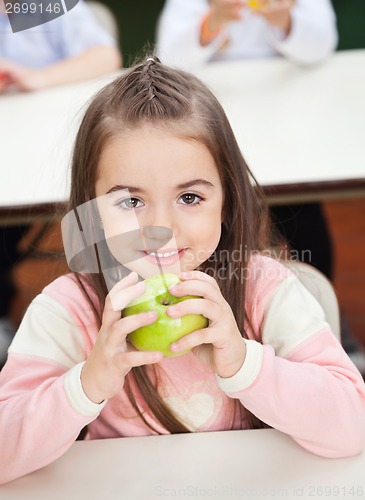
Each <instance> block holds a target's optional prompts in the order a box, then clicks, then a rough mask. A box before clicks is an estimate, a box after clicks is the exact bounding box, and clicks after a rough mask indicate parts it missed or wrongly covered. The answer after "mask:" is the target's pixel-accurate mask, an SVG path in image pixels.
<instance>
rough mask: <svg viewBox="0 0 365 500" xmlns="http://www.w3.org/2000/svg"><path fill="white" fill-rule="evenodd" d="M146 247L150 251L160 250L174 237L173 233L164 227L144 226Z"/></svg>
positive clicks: (143, 232) (143, 233)
mask: <svg viewBox="0 0 365 500" xmlns="http://www.w3.org/2000/svg"><path fill="white" fill-rule="evenodd" d="M141 230H142V235H143V240H144V246H145V248H148V249H150V250H153V249H156V250H157V249H159V248H161V247H163V246H164V245H166V243H167V242H169V241H170V240H171V239H172V237H173V232H172V230H171V229H170V228H169V227H164V226H143V227H142V228H141Z"/></svg>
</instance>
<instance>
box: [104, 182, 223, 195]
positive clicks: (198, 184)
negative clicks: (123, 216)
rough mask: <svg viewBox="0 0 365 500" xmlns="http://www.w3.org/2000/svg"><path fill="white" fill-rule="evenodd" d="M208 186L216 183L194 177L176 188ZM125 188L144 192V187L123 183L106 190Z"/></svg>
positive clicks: (111, 191)
mask: <svg viewBox="0 0 365 500" xmlns="http://www.w3.org/2000/svg"><path fill="white" fill-rule="evenodd" d="M200 185H201V186H206V187H209V188H212V187H214V185H213V184H212V183H211V182H209V181H207V180H205V179H193V180H191V181H187V182H183V183H181V184H178V185H177V186H176V189H179V190H180V189H187V188H190V187H192V186H200ZM123 190H129V191H131V192H133V193H143V189H141V188H139V187H135V186H124V185H122V184H116V185H115V186H113V187H112V188H110V189H108V191H107V192H106V194H111V193H115V192H117V191H123Z"/></svg>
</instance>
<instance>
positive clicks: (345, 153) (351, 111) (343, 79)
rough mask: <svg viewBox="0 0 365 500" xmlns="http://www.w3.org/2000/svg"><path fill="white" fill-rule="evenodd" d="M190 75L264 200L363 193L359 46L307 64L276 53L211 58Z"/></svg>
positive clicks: (362, 58)
mask: <svg viewBox="0 0 365 500" xmlns="http://www.w3.org/2000/svg"><path fill="white" fill-rule="evenodd" d="M198 76H199V77H200V78H201V79H202V80H203V81H204V82H205V83H206V84H207V85H208V86H209V87H210V88H211V89H212V90H213V92H214V93H215V95H216V96H217V97H218V99H219V100H220V101H221V102H222V104H223V107H224V108H225V111H226V113H227V115H228V117H229V119H230V122H231V125H232V128H233V130H234V132H235V134H236V138H237V142H238V144H239V145H240V147H241V150H242V152H243V154H244V156H245V158H246V161H247V163H248V165H249V166H250V168H251V170H252V171H253V173H254V175H255V176H256V178H257V180H258V181H259V183H261V184H262V185H263V186H264V187H265V189H266V191H267V193H268V194H269V195H270V197H271V200H272V201H275V200H276V199H280V198H286V199H288V198H294V199H295V198H297V199H299V198H302V199H319V200H321V199H324V198H329V197H340V196H348V195H350V194H351V191H352V193H353V194H355V193H356V192H357V194H365V143H364V137H365V90H364V89H365V50H353V51H345V52H337V53H336V54H334V55H333V57H332V58H330V59H329V60H328V61H326V62H325V63H324V64H322V65H319V66H315V67H309V68H308V67H306V68H303V67H298V66H295V65H293V64H291V63H289V62H288V61H286V60H284V59H269V60H265V61H262V60H252V61H245V62H242V61H239V62H230V63H219V64H215V65H210V66H208V67H206V68H204V70H203V71H200V72H199V73H198Z"/></svg>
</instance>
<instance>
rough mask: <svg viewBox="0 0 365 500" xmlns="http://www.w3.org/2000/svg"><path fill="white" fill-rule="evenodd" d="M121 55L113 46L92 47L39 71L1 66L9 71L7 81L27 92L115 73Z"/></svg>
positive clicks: (21, 67)
mask: <svg viewBox="0 0 365 500" xmlns="http://www.w3.org/2000/svg"><path fill="white" fill-rule="evenodd" d="M121 62H122V61H121V56H120V53H119V51H118V49H117V48H116V47H113V46H96V47H91V48H89V49H87V50H85V52H83V53H82V54H80V55H77V56H74V57H70V58H67V59H64V60H61V61H59V62H57V63H55V64H52V65H50V66H47V67H45V68H42V69H32V68H26V67H24V66H19V65H17V64H14V63H11V62H10V61H6V62H3V64H2V67H3V68H4V69H6V70H7V71H8V74H9V80H10V82H11V83H12V84H13V85H15V86H16V87H17V88H18V89H19V90H22V91H30V90H40V89H43V88H48V87H53V86H56V85H62V84H66V83H72V82H78V81H81V80H86V79H88V78H93V77H97V76H101V75H104V74H107V73H111V72H112V71H115V70H117V69H118V68H119V67H120V65H121Z"/></svg>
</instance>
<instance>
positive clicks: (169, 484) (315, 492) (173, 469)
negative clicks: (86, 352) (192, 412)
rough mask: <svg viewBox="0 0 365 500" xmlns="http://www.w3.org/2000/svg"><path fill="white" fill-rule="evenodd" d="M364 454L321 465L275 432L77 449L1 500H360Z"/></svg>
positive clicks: (1, 490) (5, 491)
mask: <svg viewBox="0 0 365 500" xmlns="http://www.w3.org/2000/svg"><path fill="white" fill-rule="evenodd" d="M364 470H365V454H362V455H359V456H357V457H352V458H347V459H325V458H321V457H318V456H316V455H313V454H311V453H309V452H306V451H305V450H303V449H302V448H301V447H299V445H297V444H296V443H294V441H292V439H291V438H290V437H288V436H286V435H284V434H281V433H280V432H278V431H275V430H271V429H270V430H255V431H228V432H212V433H201V434H184V435H175V436H153V437H143V438H124V439H123V438H122V439H112V440H101V441H89V442H76V443H75V444H74V445H73V446H72V447H71V449H70V450H69V451H68V452H67V453H66V454H65V455H64V456H63V457H61V458H60V459H59V460H57V461H56V462H54V463H53V464H51V465H49V466H47V467H45V468H44V469H41V470H39V471H37V472H34V473H32V474H29V475H27V476H25V477H23V478H21V479H18V480H16V481H13V482H11V483H8V484H6V485H3V486H0V499H1V500H24V499H26V500H50V499H52V500H65V499H68V500H84V499H85V500H152V499H155V498H166V499H168V500H171V499H173V498H204V499H207V498H219V499H239V498H243V499H255V500H256V499H257V500H259V499H261V500H270V499H276V498H287V499H289V500H295V499H296V498H297V497H299V498H302V499H313V498H331V499H333V498H339V499H341V500H346V499H351V500H354V499H356V500H360V499H363V498H364V497H365V475H364Z"/></svg>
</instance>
